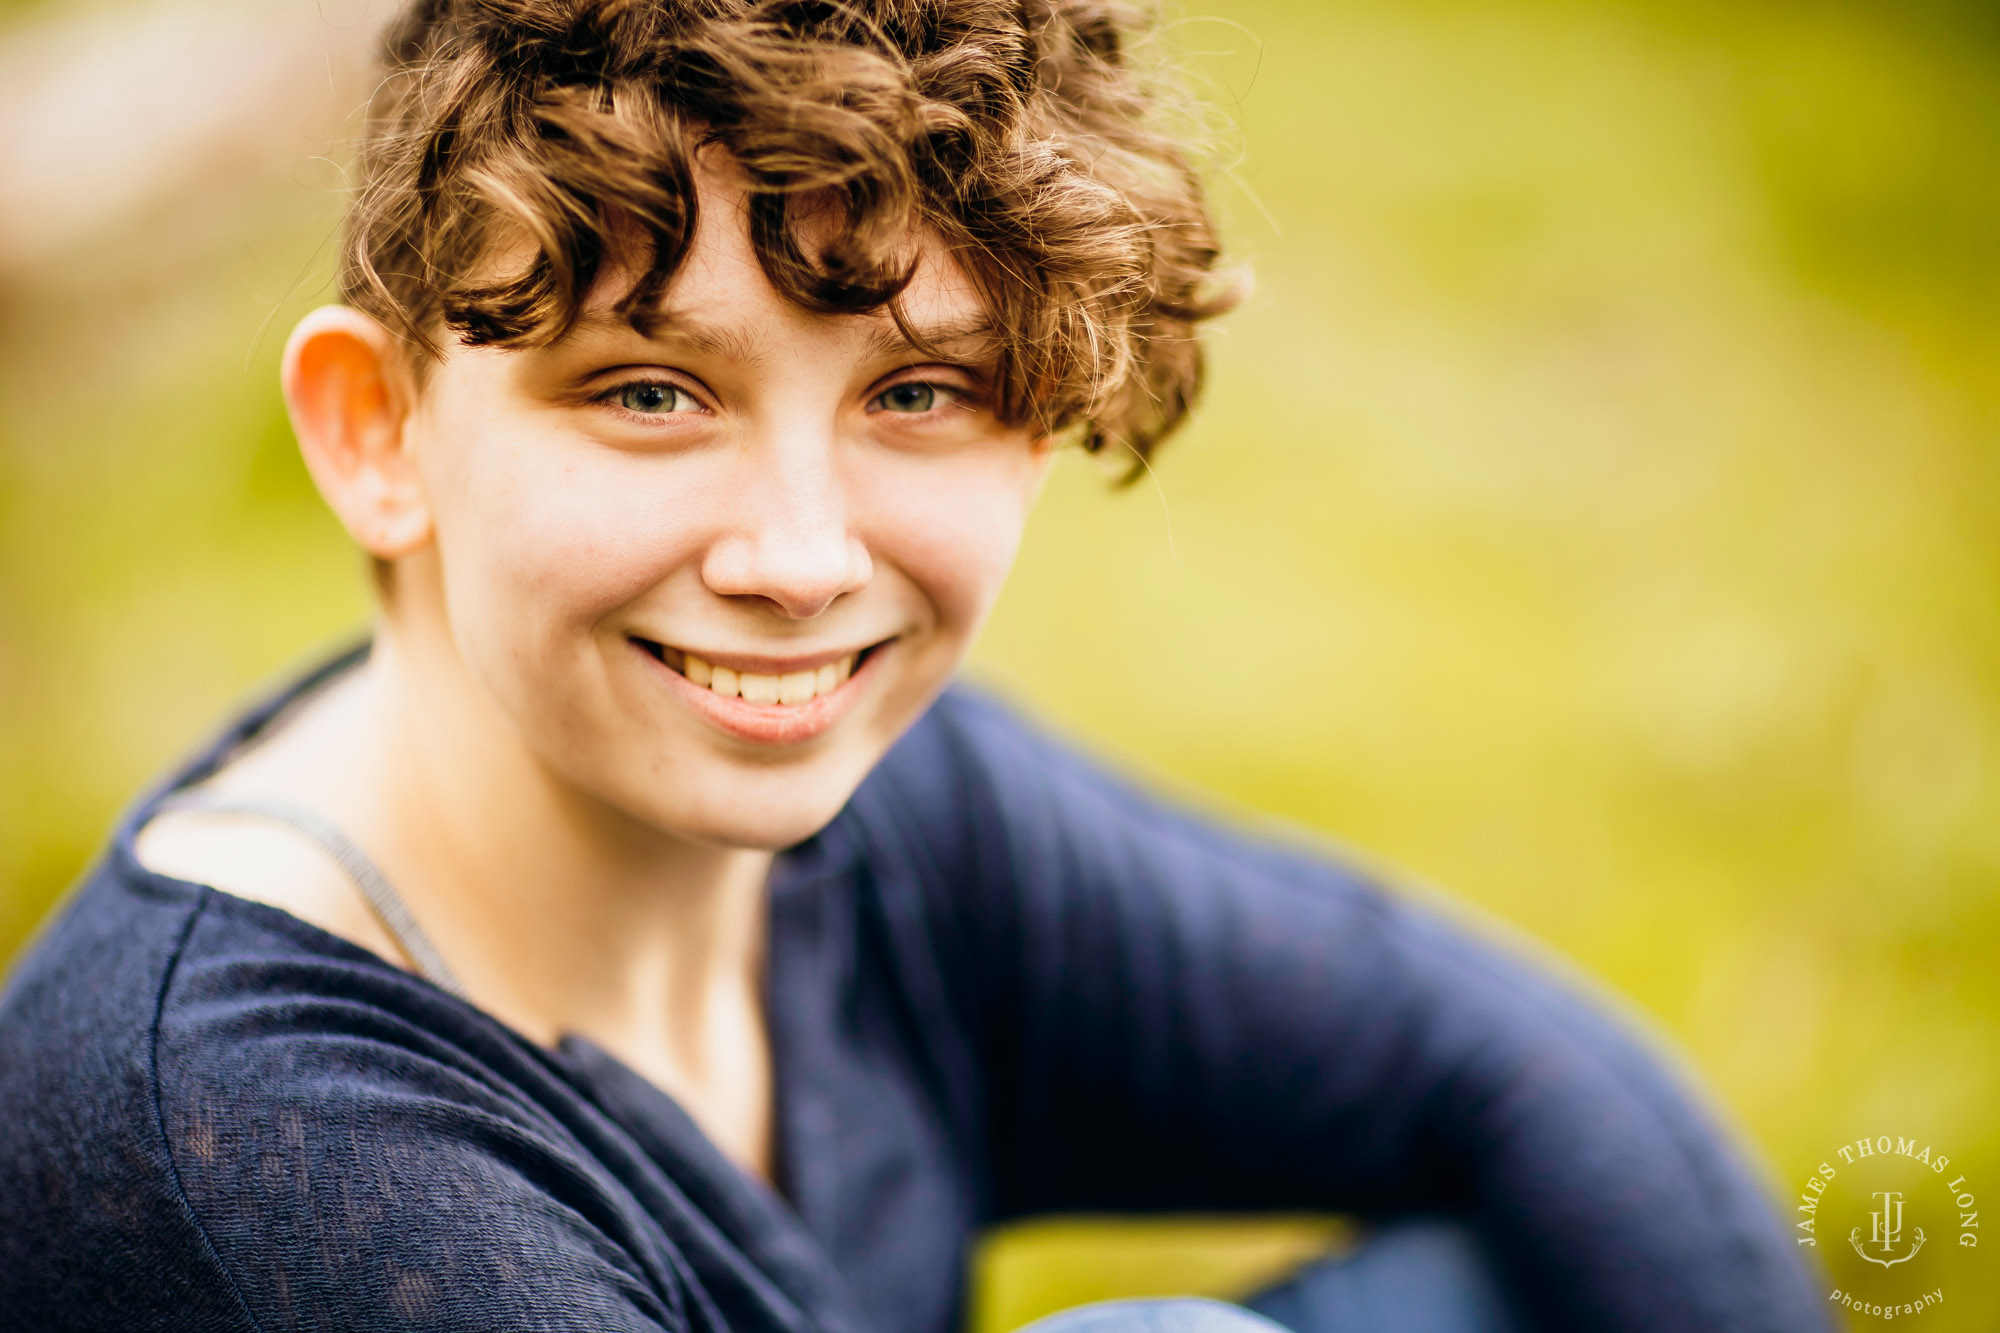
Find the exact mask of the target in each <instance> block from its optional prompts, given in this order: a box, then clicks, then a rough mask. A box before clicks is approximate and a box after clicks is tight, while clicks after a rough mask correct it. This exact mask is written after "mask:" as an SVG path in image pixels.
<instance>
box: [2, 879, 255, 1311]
mask: <svg viewBox="0 0 2000 1333" xmlns="http://www.w3.org/2000/svg"><path fill="white" fill-rule="evenodd" d="M199 909H200V894H199V891H198V890H196V889H195V888H194V887H193V886H191V885H189V886H178V887H177V886H174V885H173V884H171V883H170V882H166V881H152V880H147V879H145V878H144V877H134V876H131V875H128V874H123V873H120V872H119V870H118V869H117V868H116V867H115V865H114V864H113V863H112V862H111V861H108V860H107V861H106V862H104V863H101V864H100V865H99V867H98V868H97V870H96V871H95V872H94V873H93V874H92V875H91V876H90V877H89V878H88V879H87V880H86V881H85V882H84V883H83V885H81V886H80V887H79V889H78V891H77V892H76V893H75V895H74V896H73V897H72V898H71V899H70V900H69V902H68V903H67V904H66V905H65V907H64V908H63V909H62V911H61V912H60V914H59V915H58V916H57V917H56V919H55V920H53V921H52V922H50V923H49V925H48V926H47V928H46V929H45V931H44V932H43V934H42V935H41V936H40V938H39V939H38V940H37V941H36V942H35V944H34V945H33V947H32V948H31V949H30V950H29V951H28V952H27V954H26V955H24V956H23V957H22V958H21V959H20V960H19V962H18V964H17V965H16V967H15V969H14V971H13V973H12V975H11V976H10V978H9V980H8V984H7V987H6V990H5V991H4V993H0V1124H5V1125H6V1126H7V1127H8V1131H7V1133H6V1134H5V1135H0V1308H5V1309H9V1310H13V1311H16V1312H21V1311H27V1312H32V1314H34V1315H35V1316H36V1317H37V1318H38V1319H39V1322H37V1323H34V1326H36V1327H44V1326H46V1327H51V1328H59V1327H74V1326H78V1324H79V1321H80V1320H82V1319H83V1318H84V1312H89V1318H91V1319H96V1320H102V1321H105V1323H106V1326H109V1325H110V1324H116V1323H120V1322H121V1321H122V1326H125V1327H133V1328H214V1329H232V1328H242V1327H248V1326H249V1325H248V1322H247V1315H246V1313H245V1312H244V1311H243V1309H242V1307H241V1304H240V1302H238V1301H237V1300H236V1299H235V1296H234V1294H233V1292H232V1291H231V1289H230V1286H229V1283H228V1281H227V1279H226V1277H225V1276H224V1274H223V1273H222V1270H221V1268H220V1266H219V1265H218V1264H217V1263H216V1262H215V1259H214V1255H213V1254H212V1252H210V1251H209V1249H208V1247H207V1246H206V1244H205V1243H204V1240H203V1237H202V1235H201V1232H200V1229H199V1227H198V1226H197V1225H195V1223H194V1220H193V1218H192V1216H191V1214H190V1213H189V1211H188V1208H187V1204H186V1199H185V1197H184V1196H183V1194H182V1193H181V1190H180V1188H179V1184H178V1181H177V1180H176V1177H175V1173H174V1168H173V1156H172V1152H171V1150H170V1147H169V1144H168V1141H167V1137H166V1135H165V1134H164V1133H163V1131H162V1128H161V1125H160V1120H159V1111H158V1107H159V1103H158V1084H157V1077H156V1075H157V1065H156V1048H155V1045H154V1036H155V1031H156V1027H157V1023H158V1019H159V1012H160V997H161V992H162V990H163V988H164V986H165V985H166V982H167V980H168V979H169V978H170V977H171V976H172V975H173V972H174V969H175V966H176V964H177V962H178V960H179V957H180V954H181V951H182V950H183V948H184V947H185V944H186V940H187V935H188V931H189V929H190V928H191V926H192V924H193V922H194V920H195V918H196V917H197V916H198V914H199ZM135 1257H137V1258H139V1259H140V1260H141V1262H140V1263H139V1264H138V1265H136V1269H135V1265H134V1264H133V1263H132V1262H130V1261H131V1260H132V1259H133V1258H135ZM31 1322H32V1321H31Z"/></svg>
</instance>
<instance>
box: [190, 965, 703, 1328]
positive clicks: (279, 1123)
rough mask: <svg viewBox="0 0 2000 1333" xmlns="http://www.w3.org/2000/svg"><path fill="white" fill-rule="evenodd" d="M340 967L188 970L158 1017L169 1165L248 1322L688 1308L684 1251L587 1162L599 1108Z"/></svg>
mask: <svg viewBox="0 0 2000 1333" xmlns="http://www.w3.org/2000/svg"><path fill="white" fill-rule="evenodd" d="M329 966H337V965H328V964H325V963H300V964H290V963H273V962H271V961H269V960H256V961H254V962H249V961H245V962H232V961H231V960H229V959H227V958H226V957H225V958H221V959H216V960H209V961H206V962H204V964H203V965H202V966H200V967H196V968H184V969H182V974H181V975H180V976H178V977H177V978H176V979H175V981H174V984H173V987H172V989H171V992H170V994H169V997H168V1001H169V1002H168V1004H167V1006H166V1007H165V1010H164V1014H163V1020H162V1024H161V1028H160V1033H159V1038H158V1041H159V1046H158V1052H159V1054H158V1069H159V1076H158V1096H159V1116H160V1125H161V1128H162V1130H163V1131H164V1134H165V1138H166V1144H167V1149H168V1153H169V1156H170V1158H171V1161H172V1166H173V1170H174V1171H175V1173H176V1175H177V1177H178V1181H179V1185H180V1188H181V1190H182V1191H183V1192H184V1195H185V1198H186V1203H187V1208H188V1211H189V1214H190V1215H191V1217H192V1218H193V1219H194V1222H195V1223H196V1224H197V1225H198V1226H199V1227H200V1228H201V1230H202V1231H203V1232H204V1233H205V1236H206V1240H207V1243H208V1245H209V1246H211V1247H212V1249H213V1252H214V1254H215V1256H216V1258H217V1260H218V1262H219V1264H220V1267H221V1269H222V1271H223V1272H224V1273H226V1274H227V1277H228V1280H229V1281H230V1282H231V1283H232V1284H233V1286H234V1288H235V1291H236V1293H237V1295H238V1297H239V1298H240V1300H241V1301H242V1302H243V1304H244V1305H245V1306H246V1307H247V1309H248V1310H249V1312H250V1314H251V1316H252V1317H253V1319H254V1320H255V1326H256V1327H257V1328H259V1329H261V1330H265V1331H266V1333H277V1330H320V1329H325V1330H335V1329H343V1330H344V1329H356V1328H367V1329H374V1330H383V1331H384V1333H388V1331H389V1330H401V1329H408V1330H413V1331H414V1330H424V1331H425V1333H456V1331H458V1330H463V1331H464V1333H475V1330H476V1331H477V1333H490V1331H491V1330H495V1329H506V1330H508V1331H509V1333H529V1331H530V1330H550V1331H551V1333H553V1330H558V1329H560V1330H574V1329H591V1330H594V1331H596V1330H602V1331H606V1333H661V1331H662V1330H670V1329H672V1330H678V1329H682V1328H686V1327H688V1326H689V1322H688V1321H687V1320H686V1319H685V1318H684V1317H683V1314H684V1312H683V1311H682V1310H681V1309H680V1308H679V1303H680V1300H681V1295H680V1292H681V1287H680V1284H679V1283H678V1282H677V1281H676V1279H675V1275H674V1273H673V1270H672V1260H671V1259H670V1258H669V1257H668V1256H666V1255H664V1254H662V1253H660V1252H659V1248H658V1247H657V1246H650V1245H649V1244H648V1241H647V1239H646V1237H645V1234H644V1228H643V1227H641V1226H639V1225H637V1224H636V1222H635V1220H634V1219H633V1218H631V1217H630V1215H629V1211H628V1205H626V1204H625V1203H623V1202H622V1201H621V1200H620V1199H618V1197H617V1196H616V1193H615V1191H613V1190H610V1189H607V1188H606V1187H605V1186H604V1183H603V1182H602V1180H601V1179H600V1173H599V1172H597V1171H596V1170H594V1169H593V1168H592V1166H591V1164H590V1162H589V1154H588V1152H586V1151H585V1150H584V1148H583V1147H582V1146H581V1145H580V1144H579V1142H578V1140H577V1137H576V1132H577V1131H578V1129H579V1128H587V1127H577V1126H569V1125H565V1124H563V1123H561V1122H560V1121H559V1120H558V1119H557V1118H555V1116H554V1115H552V1114H551V1113H550V1112H549V1111H548V1110H547V1109H546V1108H544V1107H543V1106H539V1105H537V1104H536V1103H535V1101H534V1099H533V1098H532V1097H531V1096H527V1095H522V1094H520V1093H518V1092H515V1091H512V1090H509V1089H506V1088H501V1087H496V1086H495V1084H494V1082H493V1080H492V1079H490V1078H483V1077H481V1076H480V1074H479V1071H478V1066H477V1062H476V1061H475V1060H473V1059H470V1058H468V1056H467V1053H466V1052H465V1051H463V1050H462V1049H460V1048H458V1047H456V1046H455V1045H454V1044H453V1043H450V1042H446V1041H443V1040H440V1039H439V1038H438V1037H436V1036H435V1035H432V1034H431V1033H429V1032H426V1031H425V1029H424V1027H423V1026H421V1025H419V1024H417V1023H414V1022H409V1021H405V1020H404V1019H402V1018H399V1017H398V1016H397V1013H396V1007H397V1005H398V1003H399V1002H400V998H399V997H398V996H396V995H393V994H388V993H386V992H388V991H391V990H394V989H397V988H402V989H411V988H410V987H409V986H407V985H406V984H405V983H402V982H400V981H399V980H397V979H396V978H393V977H391V978H382V977H381V976H380V972H381V970H380V969H375V970H374V971H375V974H376V975H374V976H370V975H369V971H368V970H367V969H359V968H357V969H350V970H348V972H349V974H348V975H346V976H343V977H341V978H340V979H339V986H338V987H337V988H335V987H330V986H326V985H323V984H321V980H322V979H320V978H317V977H316V976H314V975H312V974H313V973H315V972H318V971H326V970H327V969H328V968H329ZM370 986H374V987H377V988H380V989H383V990H384V991H385V994H384V995H383V996H382V997H380V1002H379V1003H370V1002H368V1000H369V997H368V996H367V994H366V988H367V987H370ZM336 992H337V993H336ZM440 1002H442V1001H440ZM503 1056H504V1053H503ZM531 1077H532V1076H531V1075H524V1080H523V1082H524V1084H531Z"/></svg>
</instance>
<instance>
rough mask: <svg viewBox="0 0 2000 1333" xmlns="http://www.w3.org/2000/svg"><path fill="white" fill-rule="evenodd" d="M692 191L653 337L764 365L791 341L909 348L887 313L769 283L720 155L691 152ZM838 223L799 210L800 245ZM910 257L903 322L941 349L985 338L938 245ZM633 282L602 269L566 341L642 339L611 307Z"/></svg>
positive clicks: (737, 175)
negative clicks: (827, 302) (829, 310)
mask: <svg viewBox="0 0 2000 1333" xmlns="http://www.w3.org/2000/svg"><path fill="white" fill-rule="evenodd" d="M695 185H696V208H697V213H696V226H695V231H694V235H693V237H692V238H691V240H690V243H689V246H688V250H687V253H686V255H685V257H684V258H683V259H682V262H681V264H680V267H679V268H678V269H677V270H676V271H675V272H674V275H673V277H672V279H671V281H670V282H669V283H668V285H667V289H666V292H665V295H664V297H663V299H662V301H661V303H660V307H659V308H658V309H657V310H654V311H652V312H649V313H650V315H651V316H652V317H653V318H654V319H655V320H656V321H657V328H656V330H655V332H656V336H659V337H672V338H674V339H676V340H678V341H683V342H691V343H695V344H697V345H698V346H700V348H701V350H704V351H707V352H710V353H713V354H715V355H719V356H727V357H730V358H731V359H734V360H741V361H746V362H757V361H760V360H762V359H765V358H766V357H767V356H768V355H769V354H770V350H771V348H772V346H773V345H774V344H777V343H782V342H784V341H787V340H795V339H810V340H811V341H813V342H816V343H823V344H825V343H831V344H838V345H840V346H842V347H843V348H845V349H848V350H851V351H852V352H854V353H855V354H857V355H869V354H887V353H888V352H891V351H894V350H896V349H899V348H902V347H906V346H907V341H906V340H905V338H904V337H903V335H902V333H901V331H900V330H899V329H898V327H897V325H896V322H895V319H894V318H893V317H892V316H891V314H890V313H889V311H888V310H887V309H886V308H885V309H880V310H873V311H867V312H862V313H857V314H826V313H822V312H818V311H812V310H808V309H806V308H804V307H802V306H800V305H798V304H796V303H795V302H793V301H791V300H788V299H787V298H786V297H785V296H784V295H782V294H781V293H780V292H779V291H778V290H777V289H776V288H775V287H773V286H772V284H771V281H770V279H769V278H768V277H766V276H765V273H764V270H763V266H762V265H761V264H760V263H759V262H758V258H757V250H756V247H755V246H754V245H753V244H752V243H751V240H750V227H749V193H748V189H747V182H746V181H745V180H744V178H743V174H742V172H741V169H740V168H738V167H737V166H736V164H735V163H734V161H733V160H732V159H730V158H729V157H728V155H727V154H725V153H723V152H722V151H721V150H719V149H713V148H711V149H707V150H704V151H702V152H701V153H699V154H698V155H697V157H696V173H695ZM838 225H839V218H838V216H837V214H836V212H835V211H834V210H831V209H827V210H820V211H817V212H813V211H807V212H806V213H805V215H804V217H803V220H802V222H801V225H800V228H799V241H800V243H801V245H803V246H804V247H806V248H807V249H808V250H809V251H810V250H811V249H812V248H813V247H816V246H818V245H819V244H821V243H822V242H823V241H824V240H825V239H826V238H827V237H828V235H829V234H830V233H831V231H832V229H833V228H835V227H837V226H838ZM910 251H911V257H912V258H913V260H914V269H913V276H912V278H911V281H910V284H909V286H908V287H907V288H906V289H905V290H904V292H903V295H902V298H901V302H900V304H901V308H902V313H903V315H904V318H905V320H906V321H907V323H908V324H909V325H910V326H911V327H912V328H914V329H916V330H918V331H919V332H920V333H921V334H922V335H923V336H925V337H927V338H930V339H933V340H936V341H939V342H952V343H956V344H966V343H969V342H972V341H977V340H980V339H982V338H983V337H984V336H985V335H987V334H988V333H989V332H990V331H989V328H988V324H989V320H988V311H987V307H986V303H985V301H984V300H983V299H982V298H981V296H980V294H979V292H978V290H977V289H976V288H975V287H974V285H973V284H972V282H971V280H970V279H969V278H968V277H967V276H966V273H965V271H964V269H963V268H961V267H960V266H959V264H958V263H957V262H956V261H955V260H954V259H953V258H952V256H951V255H950V253H949V252H948V251H947V250H946V249H945V247H944V246H943V245H942V244H941V243H940V242H939V241H938V240H937V238H935V237H934V236H931V235H928V234H924V233H917V234H915V235H913V236H912V238H911V242H910ZM632 279H633V273H632V271H631V269H630V268H629V266H625V265H617V264H612V265H607V266H606V271H605V273H604V274H603V275H602V276H601V277H600V278H599V280H598V282H597V283H596V285H595V286H594V287H593V289H592V290H591V292H590V293H589V295H588V296H587V297H586V299H585V301H584V303H583V308H582V311H581V313H580V316H579V318H578V320H577V324H576V326H575V329H574V331H573V332H572V333H571V334H570V335H569V337H568V338H565V339H564V341H565V342H571V341H594V340H597V339H602V338H617V337H634V336H640V335H637V334H636V333H635V331H634V330H633V328H632V326H631V323H630V321H628V320H627V319H626V318H625V317H624V316H622V315H620V314H619V313H618V312H617V310H616V306H617V304H618V301H619V298H621V297H622V296H623V295H624V294H625V293H626V292H627V291H629V290H630V287H631V283H632Z"/></svg>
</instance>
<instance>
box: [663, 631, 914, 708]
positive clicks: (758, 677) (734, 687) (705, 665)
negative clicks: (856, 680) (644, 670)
mask: <svg viewBox="0 0 2000 1333" xmlns="http://www.w3.org/2000/svg"><path fill="white" fill-rule="evenodd" d="M632 642H633V643H635V644H637V645H638V646H639V647H640V648H641V649H643V650H644V651H645V652H646V653H648V654H649V655H650V656H652V657H653V659H654V660H656V661H658V662H659V663H661V664H662V665H664V666H665V667H666V668H667V669H668V670H669V671H672V672H675V673H676V674H678V675H680V676H682V677H683V678H685V679H686V680H687V681H688V683H689V684H692V685H698V686H700V687H701V688H703V689H705V690H708V691H709V692H710V693H712V694H717V695H720V696H721V697H723V698H725V699H742V700H743V701H744V702H745V703H751V704H774V705H779V706H795V705H798V704H808V703H811V702H812V701H813V700H814V699H818V698H822V697H824V696H826V695H829V694H832V693H833V692H834V691H835V690H837V689H839V688H840V687H841V686H842V685H844V684H846V683H847V679H848V677H850V676H852V675H853V674H854V672H855V669H856V668H857V667H859V666H860V665H861V664H862V663H863V662H865V661H867V660H868V658H869V656H870V654H872V653H874V652H876V651H877V650H878V649H880V648H881V647H882V646H883V644H886V643H887V642H889V641H888V640H887V639H884V640H883V641H882V643H874V644H870V645H869V646H868V647H866V648H863V649H861V650H860V651H859V652H853V653H847V654H845V655H844V656H841V657H836V658H833V659H831V660H830V661H826V662H822V663H820V664H819V665H817V666H815V667H812V668H810V669H801V670H798V671H787V672H783V673H780V674H769V675H767V674H765V673H762V672H755V671H734V670H731V669H730V668H729V667H725V666H716V665H715V664H714V663H712V662H710V661H708V660H707V659H706V658H702V657H697V656H695V655H694V654H693V653H690V652H687V651H686V650H684V649H681V648H675V647H673V646H671V645H669V644H664V643H656V642H654V641H653V640H651V639H641V638H638V637H637V636H634V637H633V639H632Z"/></svg>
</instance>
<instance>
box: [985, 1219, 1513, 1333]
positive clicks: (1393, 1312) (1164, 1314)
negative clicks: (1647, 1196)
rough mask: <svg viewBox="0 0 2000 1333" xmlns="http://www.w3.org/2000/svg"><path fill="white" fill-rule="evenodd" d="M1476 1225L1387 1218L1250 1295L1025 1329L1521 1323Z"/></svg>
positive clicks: (1239, 1330) (1085, 1315) (1083, 1316)
mask: <svg viewBox="0 0 2000 1333" xmlns="http://www.w3.org/2000/svg"><path fill="white" fill-rule="evenodd" d="M1526 1327H1527V1325H1526V1324H1525V1323H1524V1322H1523V1321H1522V1320H1521V1319H1520V1317H1519V1315H1518V1314H1517V1313H1515V1311H1514V1310H1513V1308H1512V1306H1511V1303H1510V1301H1509V1298H1508V1297H1507V1294H1506V1292H1505V1290H1504V1289H1503V1287H1502V1285H1501V1283H1500V1281H1499V1279H1498V1277H1497V1275H1496V1273H1495V1272H1494V1269H1493V1266H1492V1263H1491V1262H1490V1260H1489V1259H1488V1258H1487V1256H1486V1254H1485V1252H1484V1250H1483V1248H1482V1247H1481V1245H1480V1243H1479V1240H1478V1237H1477V1236H1476V1235H1474V1233H1473V1232H1472V1230H1471V1229H1470V1228H1469V1227H1466V1226H1464V1225H1462V1224H1460V1223H1456V1222H1451V1221H1444V1220H1439V1219H1430V1218H1427V1219H1420V1220H1410V1221H1400V1222H1394V1223H1390V1224H1387V1225H1385V1226H1383V1227H1380V1228H1379V1229H1377V1230H1375V1231H1374V1232H1373V1233H1372V1234H1370V1235H1369V1236H1368V1237H1367V1238H1366V1239H1365V1240H1364V1241H1363V1242H1362V1244H1361V1245H1359V1246H1358V1247H1357V1248H1356V1249H1355V1250H1354V1251H1353V1252H1352V1253H1350V1254H1346V1255H1342V1256H1340V1257H1339V1258H1335V1259H1328V1260H1324V1261H1322V1262H1320V1263H1316V1264H1311V1265H1309V1266H1307V1267H1306V1268H1305V1269H1303V1270H1302V1271H1300V1272H1299V1273H1297V1274H1295V1275H1294V1276H1293V1277H1291V1278H1289V1279H1287V1280H1286V1281H1284V1282H1282V1283H1280V1284H1279V1285H1277V1286H1275V1287H1272V1288H1271V1289H1270V1290H1268V1291H1265V1292H1262V1293H1260V1294H1258V1295H1256V1296H1253V1297H1251V1298H1250V1299H1249V1301H1248V1302H1246V1304H1245V1305H1242V1306H1237V1305H1226V1304H1224V1303H1222V1302H1220V1301H1208V1300H1194V1299H1184V1298H1175V1299H1167V1300H1127V1301H1103V1302H1099V1303H1098V1304H1095V1305H1084V1306H1079V1307H1078V1308H1076V1309H1074V1310H1064V1311H1062V1312H1061V1313H1060V1314H1053V1315H1050V1316H1049V1317H1048V1318H1046V1319H1040V1320H1037V1321H1036V1322H1035V1323H1033V1324H1030V1325H1029V1326H1028V1328H1027V1329H1024V1330H1022V1333H1283V1330H1285V1329H1290V1330H1293V1333H1523V1330H1525V1329H1526Z"/></svg>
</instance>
